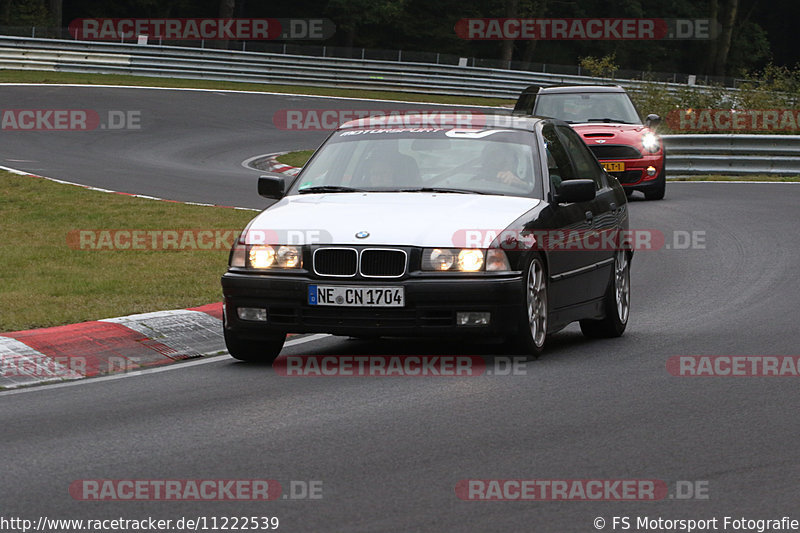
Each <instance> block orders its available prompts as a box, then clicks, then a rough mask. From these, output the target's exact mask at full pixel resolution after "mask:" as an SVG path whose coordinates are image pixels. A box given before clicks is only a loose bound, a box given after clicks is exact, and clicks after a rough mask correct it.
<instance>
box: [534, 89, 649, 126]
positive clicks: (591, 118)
mask: <svg viewBox="0 0 800 533" xmlns="http://www.w3.org/2000/svg"><path fill="white" fill-rule="evenodd" d="M533 112H534V114H535V115H538V116H544V117H553V118H558V119H561V120H564V121H566V122H570V123H573V124H574V123H583V122H598V123H610V124H641V123H642V122H641V119H640V118H639V115H638V114H637V113H636V108H635V107H633V103H631V100H630V98H628V95H627V94H625V93H617V92H598V93H550V94H541V95H539V96H538V97H537V98H536V109H534V111H533Z"/></svg>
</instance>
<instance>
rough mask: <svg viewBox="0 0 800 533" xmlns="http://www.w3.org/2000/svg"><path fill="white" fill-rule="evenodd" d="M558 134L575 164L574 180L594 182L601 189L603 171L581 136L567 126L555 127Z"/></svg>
mask: <svg viewBox="0 0 800 533" xmlns="http://www.w3.org/2000/svg"><path fill="white" fill-rule="evenodd" d="M557 128H558V131H559V133H560V134H561V136H562V137H563V138H564V144H565V146H566V149H567V151H568V152H569V155H570V156H571V157H572V162H573V163H574V164H575V172H577V176H575V177H576V178H579V179H590V180H594V183H595V185H596V186H597V189H598V190H599V189H602V188H603V169H602V168H601V167H600V165H599V164H598V163H597V160H596V159H595V157H594V155H592V152H590V151H589V148H588V147H587V146H586V143H584V142H583V139H581V136H580V135H578V134H577V133H576V132H575V130H573V129H572V128H570V127H569V126H557Z"/></svg>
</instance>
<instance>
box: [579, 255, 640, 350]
mask: <svg viewBox="0 0 800 533" xmlns="http://www.w3.org/2000/svg"><path fill="white" fill-rule="evenodd" d="M603 307H604V308H605V313H606V316H605V318H603V319H602V320H589V319H584V320H581V321H580V324H581V331H582V332H583V334H584V335H586V336H587V337H590V338H611V337H620V336H621V335H622V334H623V333H624V332H625V327H626V326H627V325H628V318H629V317H630V308H631V261H630V256H629V255H628V252H627V251H626V250H617V252H616V254H615V255H614V269H613V271H612V272H611V281H610V283H609V284H608V288H607V289H606V294H605V298H604V299H603Z"/></svg>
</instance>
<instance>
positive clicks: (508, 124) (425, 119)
mask: <svg viewBox="0 0 800 533" xmlns="http://www.w3.org/2000/svg"><path fill="white" fill-rule="evenodd" d="M542 121H549V122H556V123H561V122H562V121H561V120H558V119H553V118H551V117H537V116H524V117H522V116H518V115H511V114H501V113H483V112H480V111H476V112H474V113H472V114H468V113H466V112H463V111H462V112H458V113H447V112H445V113H440V112H433V111H432V112H431V113H419V112H414V113H407V114H402V115H398V114H393V115H388V116H386V115H384V116H373V117H366V118H359V119H355V120H350V121H348V122H345V123H344V124H341V125H340V126H339V128H338V129H339V130H349V129H374V128H425V127H448V128H476V127H479V128H483V129H515V130H521V131H533V130H534V128H535V127H536V124H538V123H539V122H542ZM564 124H566V122H564Z"/></svg>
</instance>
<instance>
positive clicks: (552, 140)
mask: <svg viewBox="0 0 800 533" xmlns="http://www.w3.org/2000/svg"><path fill="white" fill-rule="evenodd" d="M542 136H543V137H544V142H545V152H546V155H547V171H548V172H549V174H550V183H551V186H552V187H551V188H552V189H554V190H555V189H557V188H558V186H559V185H561V182H562V181H565V180H571V179H575V173H574V172H573V170H572V164H571V163H570V158H569V155H568V153H567V148H566V147H565V146H564V143H563V142H562V141H561V139H560V138H559V137H558V134H557V133H556V129H555V127H554V126H553V125H552V124H545V126H544V127H543V128H542Z"/></svg>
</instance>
